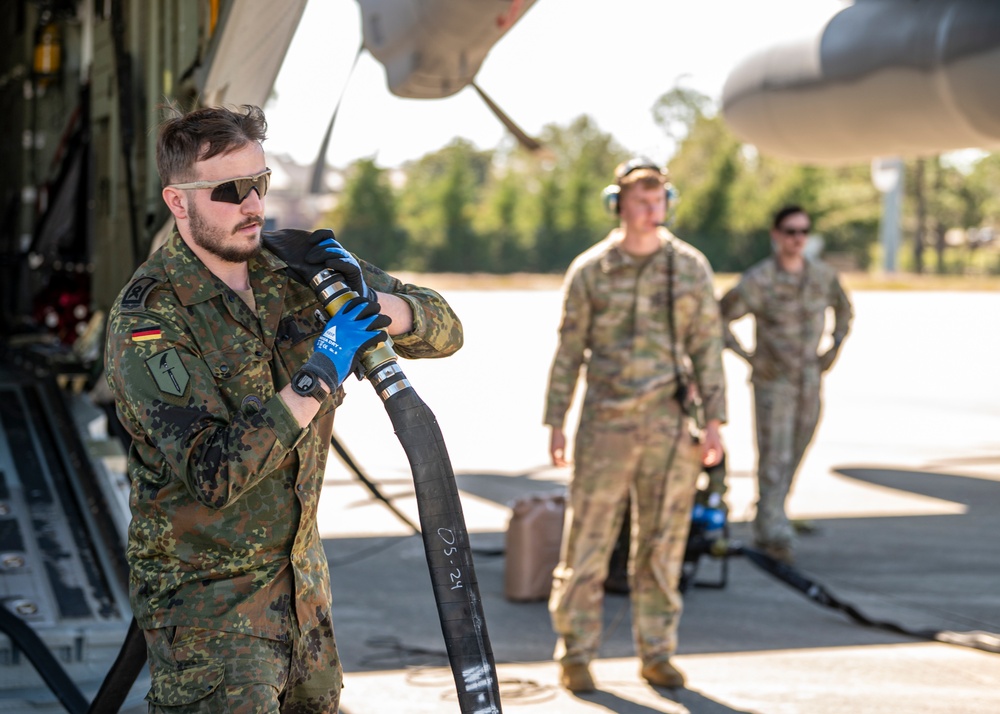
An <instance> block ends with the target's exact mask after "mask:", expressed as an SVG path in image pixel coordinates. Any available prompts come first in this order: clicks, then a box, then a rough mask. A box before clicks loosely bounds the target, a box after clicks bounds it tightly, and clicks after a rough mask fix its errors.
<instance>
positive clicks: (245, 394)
mask: <svg viewBox="0 0 1000 714" xmlns="http://www.w3.org/2000/svg"><path fill="white" fill-rule="evenodd" d="M265 130H266V123H265V119H264V115H263V113H262V112H261V111H260V109H258V108H256V107H249V106H247V107H243V108H242V109H240V110H230V109H216V108H212V109H201V110H197V111H195V112H192V113H190V114H187V115H177V116H174V117H172V118H170V119H168V120H167V121H165V122H164V124H163V125H162V126H161V129H160V135H159V143H158V149H157V163H158V167H159V171H160V178H161V180H162V181H163V185H164V189H163V198H164V200H165V201H166V203H167V205H168V207H169V208H170V210H171V212H172V214H173V216H174V219H175V221H176V232H175V233H173V234H172V235H171V236H170V237H169V238H168V239H167V241H166V243H165V244H164V245H163V246H162V248H160V249H159V250H158V251H157V252H156V253H154V254H153V255H152V256H151V257H150V258H149V259H148V260H147V261H146V262H145V263H144V264H143V265H142V266H141V267H140V268H139V269H138V270H137V271H136V273H135V275H134V276H133V278H132V280H131V282H130V283H129V284H128V285H127V286H126V287H125V288H124V290H123V291H122V292H121V294H120V296H119V297H118V299H117V301H116V302H115V304H114V306H113V308H112V310H111V314H110V322H109V331H108V342H107V354H106V372H107V379H108V382H109V384H110V386H111V390H112V392H113V393H114V395H115V400H116V404H117V410H118V415H119V418H120V420H121V422H122V424H123V425H124V426H125V428H126V429H127V430H128V432H129V434H130V435H131V436H132V446H131V449H130V451H129V456H128V470H129V476H130V478H131V481H132V489H131V496H130V505H131V512H132V520H131V524H130V526H129V536H128V547H127V554H128V562H129V568H130V599H131V604H132V609H133V612H134V614H135V617H136V619H137V621H138V624H139V626H140V627H141V628H142V629H143V630H144V632H145V636H146V642H147V649H148V653H149V665H150V672H151V687H150V691H149V694H148V695H147V699H148V701H149V710H150V711H151V712H168V711H169V712H172V713H177V714H180V713H182V712H196V711H197V712H220V711H227V712H247V713H250V712H253V713H254V714H257V713H259V712H279V711H280V712H287V713H292V712H296V713H298V712H301V713H303V714H306V713H309V714H311V713H314V712H336V711H337V710H338V708H339V702H340V690H341V688H342V679H343V672H342V669H341V664H340V659H339V657H338V654H337V647H336V643H335V640H334V633H333V624H332V622H331V617H330V611H331V599H330V576H329V572H328V569H327V559H326V555H325V554H324V551H323V545H322V542H321V541H320V536H319V530H318V527H317V522H316V510H317V505H318V502H319V497H320V490H321V488H322V485H323V477H324V468H325V465H326V459H327V454H328V452H329V448H330V438H331V434H332V428H333V416H334V411H335V409H336V408H337V406H338V405H339V404H340V403H341V401H342V399H343V389H342V388H341V386H340V385H341V383H342V382H343V381H344V379H345V378H346V377H348V376H349V375H350V374H351V373H352V371H354V370H355V369H356V365H357V359H358V354H359V353H361V352H363V351H364V350H365V349H367V348H369V347H371V346H373V345H375V344H377V343H378V342H381V341H384V340H385V335H386V332H388V334H391V335H392V336H393V339H394V346H395V349H396V351H397V352H398V353H399V354H400V355H402V356H404V357H440V356H444V355H448V354H450V353H452V352H454V351H455V350H457V349H458V348H459V347H460V346H461V344H462V328H461V324H460V322H459V321H458V319H457V317H456V316H455V315H454V313H453V312H452V311H451V309H450V308H449V307H448V305H447V304H446V303H445V301H444V300H443V299H442V298H441V296H440V295H438V294H437V293H435V292H434V291H432V290H429V289H424V288H418V287H415V286H412V285H403V284H402V283H400V281H398V280H396V279H395V278H392V277H391V276H389V275H387V274H386V273H384V272H382V271H381V270H378V269H377V268H375V267H373V266H371V265H369V264H367V263H365V262H364V261H360V260H358V259H357V258H356V257H355V256H353V255H352V254H350V253H348V252H347V251H346V250H344V249H343V248H342V246H340V244H339V243H337V242H336V241H335V239H334V238H333V234H332V233H331V232H330V231H316V232H315V233H309V232H306V231H292V232H284V231H282V232H279V233H282V234H283V240H284V242H283V243H281V245H282V246H283V247H284V249H285V250H278V249H277V248H272V249H270V250H269V249H262V247H261V246H262V241H264V242H266V241H267V240H270V238H269V237H265V236H264V234H262V233H261V227H262V225H263V216H264V195H265V194H266V193H267V187H268V174H269V172H268V171H267V169H266V166H265V162H264V151H263V148H262V146H261V142H262V141H263V140H264V138H265V137H264V135H265ZM233 177H237V178H233ZM271 235H276V234H271ZM268 245H269V246H271V245H272V244H271V243H268ZM290 245H291V246H292V247H293V249H291V250H288V247H289V246H290ZM272 251H274V252H272ZM276 253H283V257H278V255H277V254H276ZM307 253H308V257H306V254H307ZM317 255H318V256H319V257H317ZM317 261H319V267H317ZM323 267H329V268H331V269H334V270H336V271H337V272H340V273H341V274H343V276H344V277H345V279H346V281H347V282H348V283H349V284H350V287H351V289H352V290H353V291H354V292H355V293H357V294H358V297H356V298H353V299H352V300H350V301H349V302H347V304H346V305H344V306H342V307H341V308H340V310H339V311H338V312H337V314H336V315H335V316H334V317H332V318H330V317H329V316H328V315H326V313H325V312H324V311H323V310H322V309H321V306H320V304H319V302H318V301H317V298H316V296H315V294H314V292H313V291H312V290H311V289H310V288H309V287H307V286H306V285H304V284H302V283H301V282H300V279H301V278H302V276H304V275H306V274H308V273H309V272H310V271H312V272H313V273H315V272H318V271H319V270H322V269H323ZM296 278H299V279H296ZM390 321H391V322H390Z"/></svg>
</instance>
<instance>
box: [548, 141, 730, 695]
mask: <svg viewBox="0 0 1000 714" xmlns="http://www.w3.org/2000/svg"><path fill="white" fill-rule="evenodd" d="M616 179H617V181H618V185H617V188H618V189H619V193H618V206H619V211H618V212H619V213H620V215H621V227H620V228H618V229H616V230H614V231H612V232H611V233H610V234H609V235H608V237H607V238H605V239H604V240H603V241H601V242H600V243H598V244H597V245H595V246H594V247H592V248H591V249H589V250H587V251H585V252H584V253H583V254H581V255H580V256H578V257H577V258H576V259H575V260H574V261H573V263H572V265H571V266H570V268H569V271H568V272H567V275H566V278H565V282H564V285H565V287H564V293H565V294H564V301H565V302H564V308H563V315H562V322H561V325H560V328H559V345H558V347H557V350H556V354H555V357H554V359H553V362H552V368H551V371H550V374H549V384H548V394H547V398H546V408H545V416H544V422H545V424H547V425H549V426H550V427H551V429H552V437H551V438H552V441H551V445H550V452H551V456H552V460H553V463H554V464H555V465H557V466H563V465H567V464H568V462H567V460H566V459H565V444H566V440H565V435H564V433H563V426H564V421H565V417H566V413H567V411H568V410H569V407H570V404H571V401H572V398H573V394H574V391H575V389H576V384H577V381H578V379H579V378H580V373H581V370H584V371H585V374H586V385H587V388H586V395H585V397H584V402H583V408H582V412H581V417H580V424H579V428H578V429H577V433H576V439H575V452H574V458H573V463H574V472H573V477H572V480H571V482H570V487H569V499H568V507H567V512H566V525H565V529H564V538H563V543H562V551H561V555H560V562H559V565H558V566H557V567H556V570H555V572H554V574H553V583H552V593H551V595H550V599H549V610H550V612H551V615H552V623H553V628H554V629H555V631H556V633H557V634H558V635H559V639H558V642H557V644H556V649H555V655H554V656H555V658H556V660H557V661H558V662H559V663H560V665H561V683H562V684H563V686H565V687H567V688H568V689H570V690H571V691H574V692H584V691H590V690H592V689H593V688H594V683H593V679H592V676H591V674H590V672H589V669H588V664H589V662H590V661H591V660H592V659H593V658H594V657H595V656H596V655H597V651H598V647H599V645H600V639H601V609H602V601H603V593H604V590H603V586H604V581H605V579H606V577H607V574H608V562H609V557H610V555H611V551H612V549H613V547H614V544H615V541H616V539H617V537H618V533H619V532H620V530H621V526H622V521H623V518H624V514H625V509H626V507H627V504H629V503H631V509H632V510H631V523H632V526H631V528H632V530H631V551H632V552H631V553H630V557H629V585H630V597H631V604H632V617H633V631H634V636H635V643H636V651H637V653H638V655H639V657H640V659H641V661H642V669H641V674H642V676H643V677H644V678H645V679H646V680H647V681H649V682H650V683H652V684H657V685H663V686H678V685H680V684H683V682H684V678H683V675H682V674H681V673H680V672H678V671H677V670H676V668H674V667H673V665H672V664H671V663H670V662H669V659H670V657H671V655H673V654H674V652H675V651H676V648H677V627H678V623H679V619H680V613H681V606H682V602H681V595H680V593H679V591H678V586H679V581H680V573H681V566H682V563H683V558H684V549H685V545H686V541H687V533H688V529H689V527H690V512H691V507H692V504H693V500H694V493H695V481H696V478H697V475H698V474H699V472H700V470H701V464H702V463H708V464H711V463H716V462H717V461H718V460H719V459H720V458H721V452H722V445H721V440H720V437H719V426H720V425H721V424H722V423H723V422H724V421H725V419H726V399H725V378H724V375H723V370H722V331H721V324H720V321H719V313H718V305H717V303H716V301H715V296H714V293H713V287H712V271H711V268H710V267H709V265H708V262H707V261H706V260H705V257H704V256H703V255H702V254H701V253H700V252H699V251H697V250H696V249H695V248H693V247H692V246H690V245H688V244H687V243H684V242H683V241H681V240H679V239H678V238H676V237H675V236H673V235H672V234H671V233H670V232H669V231H668V230H667V229H666V228H662V227H660V224H661V223H662V221H663V219H664V216H665V212H666V205H667V203H666V195H665V186H664V184H665V181H666V176H665V174H664V173H663V172H661V170H660V169H659V168H658V167H656V166H655V165H654V164H651V162H649V161H648V160H647V161H645V163H643V162H641V161H640V162H637V165H635V166H633V167H631V168H630V165H629V164H625V165H623V167H619V170H618V172H616ZM696 395H697V396H698V397H700V400H701V409H700V410H699V411H698V414H699V423H697V424H692V419H691V415H690V414H689V412H688V408H689V407H690V406H691V403H692V401H693V400H694V397H695V396H696ZM682 401H683V402H684V404H682ZM698 428H700V429H703V434H702V441H703V443H702V444H701V445H700V446H699V444H698V441H697V440H696V438H695V437H694V436H692V430H693V429H694V430H696V429H698Z"/></svg>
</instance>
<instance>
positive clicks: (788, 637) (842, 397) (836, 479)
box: [321, 290, 1000, 714]
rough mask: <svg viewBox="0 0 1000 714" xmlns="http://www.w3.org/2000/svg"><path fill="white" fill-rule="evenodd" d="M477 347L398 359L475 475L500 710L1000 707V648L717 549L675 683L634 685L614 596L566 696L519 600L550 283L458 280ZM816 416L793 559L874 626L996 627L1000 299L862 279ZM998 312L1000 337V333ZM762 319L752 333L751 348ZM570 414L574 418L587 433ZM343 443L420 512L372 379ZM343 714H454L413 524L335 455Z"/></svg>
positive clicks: (901, 620)
mask: <svg viewBox="0 0 1000 714" xmlns="http://www.w3.org/2000/svg"><path fill="white" fill-rule="evenodd" d="M446 297H447V298H448V299H449V301H450V302H451V303H452V304H453V306H454V307H455V308H456V310H457V311H458V312H459V314H460V316H461V317H462V319H463V322H464V325H465V328H466V346H465V347H464V348H463V349H462V350H461V351H460V352H459V353H458V354H456V355H455V356H453V357H451V358H448V359H445V360H428V361H422V362H419V361H415V362H409V361H401V364H402V366H403V369H404V371H405V372H406V374H407V375H408V376H409V377H410V380H411V382H412V384H413V385H414V387H415V389H416V390H417V392H418V393H419V394H420V395H421V397H422V398H423V399H424V401H425V402H426V403H427V404H428V406H430V408H431V409H432V410H433V411H434V413H435V415H436V417H437V419H438V421H439V423H440V425H441V429H442V432H443V434H444V437H445V441H446V444H447V446H448V450H449V454H450V457H451V461H452V466H453V467H454V470H455V472H456V478H457V481H458V485H459V488H460V489H461V494H462V501H463V509H464V513H465V519H466V523H467V526H468V529H469V532H470V534H471V543H472V547H473V554H474V557H475V570H476V575H477V577H478V583H479V590H480V594H481V596H482V598H483V603H484V605H483V606H484V610H485V614H486V620H487V628H488V632H489V637H490V640H491V642H492V647H493V652H494V656H495V659H496V662H497V668H498V674H499V677H500V680H501V683H500V692H501V698H502V705H503V709H504V711H506V712H523V713H524V714H533V713H535V712H538V713H541V712H545V713H546V714H552V713H556V712H559V713H561V712H567V713H569V712H620V713H622V714H652V713H654V712H672V713H673V712H693V713H697V714H723V713H730V712H754V713H755V714H799V713H802V714H834V713H838V714H839V713H843V712H850V713H851V714H857V713H862V712H864V713H867V712H893V713H896V712H906V713H908V714H921V713H923V712H927V713H930V712H935V713H936V714H940V713H942V712H955V713H959V712H961V713H962V714H987V713H989V714H995V712H998V711H1000V654H995V653H991V652H987V651H984V650H982V649H976V648H972V647H965V646H957V645H951V644H942V643H940V642H934V641H931V640H930V639H926V638H922V637H911V636H906V635H902V634H898V633H896V632H893V631H890V630H887V629H882V628H880V627H872V626H865V625H863V624H860V623H859V622H857V621H856V620H854V619H852V618H851V617H849V616H848V615H846V614H845V613H844V612H842V611H840V610H837V609H834V608H830V607H824V606H822V605H819V604H817V603H816V602H814V601H813V600H811V599H809V598H807V597H806V596H805V595H803V594H802V593H801V592H799V591H797V590H794V589H793V588H791V587H789V586H788V585H787V584H785V583H784V582H782V581H780V580H778V579H776V578H775V577H773V576H772V575H770V574H768V573H766V572H765V571H763V570H762V569H760V568H759V567H757V566H755V565H754V564H753V563H751V562H750V561H749V560H748V559H746V558H744V557H731V558H727V559H725V560H719V559H713V558H708V557H705V558H702V559H701V560H700V561H699V564H698V572H697V574H696V575H697V579H698V580H700V581H701V582H703V583H708V584H715V585H720V584H722V585H723V587H692V588H690V589H689V590H688V592H687V594H686V596H685V612H684V616H683V619H682V623H681V627H680V647H679V652H678V656H677V657H676V664H677V666H678V667H679V668H680V669H682V670H683V671H684V672H685V673H686V675H687V678H688V686H687V688H685V689H679V690H672V691H671V690H660V689H655V688H653V687H650V686H648V685H647V684H646V683H645V682H644V681H643V680H641V679H640V677H639V676H638V668H639V662H638V660H637V659H636V657H635V655H634V650H633V646H632V638H631V632H630V626H631V625H630V617H629V605H628V598H627V596H624V595H615V594H609V595H608V596H607V597H606V600H605V610H604V612H605V637H604V642H603V646H602V649H601V652H600V657H599V659H598V660H597V661H595V662H594V663H593V668H592V669H593V673H594V676H595V679H596V681H597V686H598V691H597V692H595V693H593V694H588V695H583V696H575V695H572V694H570V693H569V692H567V691H565V690H563V689H561V688H560V687H559V686H558V682H557V674H558V669H557V666H556V665H555V664H554V663H553V662H552V659H551V657H552V648H553V645H554V642H555V637H554V635H553V634H552V631H551V626H550V623H549V617H548V612H547V609H546V603H545V602H543V601H538V602H528V603H515V602H511V601H509V600H507V599H506V598H505V597H504V573H505V567H506V563H505V557H504V547H505V533H506V529H507V526H508V523H509V520H510V514H511V510H510V504H511V502H512V501H513V500H514V499H516V498H519V497H523V496H526V495H529V494H533V493H548V492H553V491H557V492H558V491H561V490H563V489H564V488H565V485H566V482H567V480H568V478H569V476H570V470H569V469H554V468H551V467H550V466H549V465H548V454H547V446H548V431H547V429H546V428H544V427H542V426H541V423H540V422H541V414H542V404H543V400H544V391H545V384H546V380H547V375H548V368H549V362H550V360H551V357H552V354H553V350H554V348H555V338H556V327H557V324H558V320H559V309H560V296H559V294H558V292H557V291H550V290H538V291H523V292H516V291H502V292H501V291H497V292H494V291H488V292H487V291H484V292H475V291H460V290H455V291H450V292H447V293H446ZM852 297H853V300H854V303H855V311H856V319H855V325H854V330H853V333H852V335H851V336H850V338H849V339H848V342H847V343H846V344H845V347H844V349H843V351H842V354H841V357H840V359H839V360H838V363H837V364H836V365H835V367H834V369H833V371H832V373H831V374H830V375H829V377H828V379H827V382H826V384H825V404H824V412H823V417H822V421H821V424H820V428H819V430H818V432H817V435H816V439H815V440H814V442H813V447H812V448H811V450H810V451H809V452H808V454H807V456H806V459H805V462H804V464H803V467H802V469H801V472H800V475H799V478H798V481H797V484H796V487H795V490H794V493H793V496H792V498H791V499H790V502H789V510H790V513H791V515H792V516H793V517H796V518H804V519H809V520H811V521H812V522H813V523H814V525H815V532H814V533H813V534H810V535H804V536H803V537H802V539H801V542H800V546H799V549H798V553H797V568H798V570H799V571H800V572H801V573H802V574H804V575H805V576H806V577H807V578H809V579H810V580H812V581H814V582H815V583H817V584H819V585H820V586H822V587H823V588H825V590H826V591H827V592H829V593H830V594H832V595H833V596H834V597H835V598H837V599H838V600H839V601H842V602H843V603H846V604H848V605H851V606H854V607H855V608H857V610H858V611H859V612H860V613H861V614H862V615H863V616H865V617H867V618H869V619H870V620H872V621H876V622H888V623H895V624H898V625H901V626H902V627H904V628H907V629H910V630H916V631H928V632H931V633H933V632H937V631H957V632H976V631H980V632H989V633H1000V578H998V566H1000V548H998V547H997V546H998V536H997V523H998V516H997V514H998V513H1000V483H998V481H1000V399H998V398H1000V368H998V365H1000V334H998V332H997V330H996V329H995V325H996V324H998V323H997V320H998V318H1000V294H995V293H964V292H963V293H958V292H954V293H949V292H857V293H855V294H854V295H853V296H852ZM991 325H992V326H994V327H993V328H991V327H989V326H991ZM750 330H751V325H750V323H749V321H744V322H742V323H738V324H737V331H738V333H739V334H740V335H741V336H742V337H743V338H744V340H745V341H746V342H749V340H750V334H751V332H750ZM726 370H727V380H728V402H729V410H730V422H729V424H728V425H727V426H726V427H725V429H724V434H723V436H724V439H725V441H726V445H727V450H728V463H729V486H730V488H729V492H728V494H727V501H728V503H729V506H730V513H731V536H732V538H734V539H735V540H739V541H743V542H748V541H749V539H750V533H749V525H748V520H749V519H750V518H752V515H753V500H754V482H753V468H754V458H755V455H754V446H753V440H752V421H751V395H750V390H749V386H748V384H747V371H746V368H745V367H744V366H743V365H742V363H741V362H740V361H739V360H738V359H737V358H735V357H734V356H733V355H731V354H727V355H726ZM575 419H576V417H575V414H571V417H570V420H569V421H568V423H567V429H568V431H569V432H572V430H573V428H574V426H575ZM336 433H337V436H338V439H339V440H340V441H341V443H342V444H343V445H345V446H346V447H347V449H348V450H349V451H350V453H351V454H352V456H353V457H354V458H355V460H356V461H357V463H358V464H359V465H360V467H361V468H362V469H363V471H364V472H365V474H366V475H367V476H369V477H370V478H371V479H373V480H374V481H375V482H376V483H377V485H378V488H379V489H380V491H381V492H382V493H383V494H384V495H385V496H386V497H387V498H389V499H390V500H391V501H392V503H393V504H394V505H395V506H396V507H398V508H399V509H400V510H401V511H402V512H403V513H404V514H406V515H407V517H408V518H409V519H410V520H411V521H412V522H414V523H416V522H418V516H417V511H416V505H415V501H414V499H413V488H412V480H411V478H410V473H409V467H408V464H407V462H406V459H405V455H404V454H403V452H402V449H401V448H400V447H399V445H398V442H397V441H396V438H395V436H394V434H393V433H392V428H391V425H390V424H389V421H388V418H387V417H386V416H385V414H384V411H383V410H382V406H381V404H380V403H379V400H378V399H377V398H376V397H375V395H374V394H372V393H371V389H370V387H369V385H367V384H366V383H358V382H355V381H354V380H353V379H352V380H351V381H350V383H349V385H348V399H347V401H346V403H345V405H344V407H343V408H342V410H341V411H340V412H338V415H337V426H336ZM321 529H322V533H323V536H324V539H325V544H326V547H327V552H328V555H329V557H330V566H331V580H332V583H333V595H334V622H335V627H336V632H337V641H338V644H339V647H340V651H341V655H342V657H343V661H344V666H345V671H346V674H345V681H346V687H345V690H344V694H343V711H344V712H345V714H376V713H378V714H384V712H388V711H392V712H406V713H408V714H424V713H432V712H433V713H434V714H438V713H441V712H457V711H458V705H457V702H456V699H455V688H454V682H453V680H452V677H451V671H450V669H449V668H448V666H447V659H446V657H445V654H444V644H443V640H442V636H441V630H440V626H439V623H438V619H437V611H436V607H435V604H434V600H433V594H432V592H431V588H430V581H429V578H428V575H427V570H426V565H425V562H424V554H423V547H422V543H421V540H420V537H419V536H418V535H415V534H414V532H413V531H412V529H410V528H409V527H408V526H406V525H405V524H404V523H403V522H402V520H400V519H399V518H397V517H396V516H395V515H393V514H392V513H391V512H390V511H389V509H388V508H386V507H385V505H384V504H382V503H380V502H378V501H376V500H375V499H374V498H372V496H371V494H370V493H369V492H368V491H367V490H366V489H365V488H364V487H363V486H362V485H361V484H360V481H359V479H358V478H356V477H355V476H354V475H353V473H352V472H351V471H350V470H349V469H348V468H346V467H345V466H344V463H343V462H342V461H340V460H338V459H337V458H336V456H331V461H330V466H329V469H328V472H327V483H326V487H325V491H324V495H323V500H322V506H321Z"/></svg>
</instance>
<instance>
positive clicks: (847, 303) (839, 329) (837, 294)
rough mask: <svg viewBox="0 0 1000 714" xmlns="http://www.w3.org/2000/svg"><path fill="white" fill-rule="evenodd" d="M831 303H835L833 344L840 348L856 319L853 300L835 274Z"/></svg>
mask: <svg viewBox="0 0 1000 714" xmlns="http://www.w3.org/2000/svg"><path fill="white" fill-rule="evenodd" d="M830 292H831V295H830V304H831V305H833V314H834V323H833V344H834V346H835V347H837V348H839V347H840V344H841V343H842V342H843V341H844V338H845V337H847V333H848V332H850V330H851V320H852V319H854V309H853V307H852V306H851V300H850V298H848V297H847V293H846V292H844V288H843V287H842V286H841V284H840V280H838V279H837V276H836V275H834V276H833V280H832V281H831V285H830Z"/></svg>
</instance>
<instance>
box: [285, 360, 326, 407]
mask: <svg viewBox="0 0 1000 714" xmlns="http://www.w3.org/2000/svg"><path fill="white" fill-rule="evenodd" d="M292 391H293V392H295V393H296V394H298V395H299V396H301V397H315V399H316V401H318V402H321V403H322V401H323V400H324V399H325V398H326V394H327V392H326V390H325V389H323V380H322V379H320V377H319V375H318V374H316V372H314V371H313V370H311V369H309V366H308V365H303V366H302V368H301V369H300V370H299V371H298V372H296V373H295V375H294V376H293V377H292Z"/></svg>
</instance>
